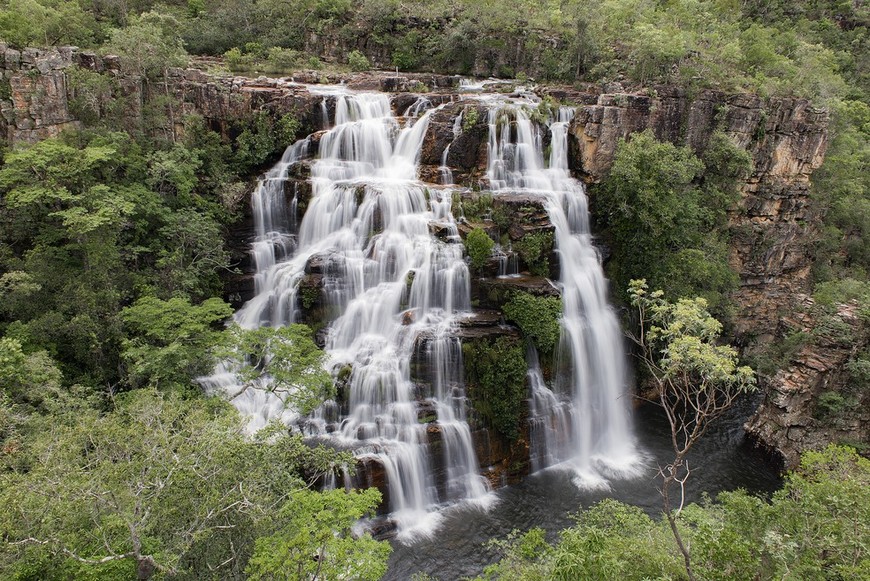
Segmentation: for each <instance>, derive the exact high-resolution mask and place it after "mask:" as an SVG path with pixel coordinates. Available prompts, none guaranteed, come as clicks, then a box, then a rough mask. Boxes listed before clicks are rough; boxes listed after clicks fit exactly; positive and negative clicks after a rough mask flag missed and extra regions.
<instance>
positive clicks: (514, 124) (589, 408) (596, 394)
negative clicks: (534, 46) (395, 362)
mask: <svg viewBox="0 0 870 581" xmlns="http://www.w3.org/2000/svg"><path fill="white" fill-rule="evenodd" d="M572 116H573V109H570V108H567V107H563V108H561V109H560V110H559V114H558V118H557V119H555V120H551V121H550V123H549V124H548V125H549V130H550V134H551V138H550V151H551V154H550V159H549V160H548V163H547V164H545V162H544V159H543V146H542V141H543V136H542V134H541V131H540V130H539V128H538V127H537V125H536V124H535V123H533V122H532V121H531V120H530V119H529V115H528V111H527V109H526V108H525V107H520V106H514V105H510V104H508V105H504V104H503V105H500V106H495V107H491V109H490V113H489V152H490V153H489V164H488V167H487V177H488V179H489V181H490V186H491V188H492V189H493V190H494V191H495V192H496V195H509V194H510V192H514V191H518V190H521V191H524V192H529V193H537V194H539V195H542V196H543V197H544V199H545V200H546V208H547V212H548V214H549V216H550V220H551V222H552V223H553V225H554V227H555V240H556V246H557V248H558V252H559V262H560V265H561V266H560V268H561V275H560V281H559V283H560V286H561V290H562V307H563V316H562V335H561V338H560V342H559V348H558V351H557V366H556V380H555V385H554V386H553V389H552V390H551V389H549V388H548V387H547V386H546V385H545V383H544V381H543V377H542V376H541V373H540V369H539V368H538V366H537V357H536V356H532V357H530V371H529V383H530V387H531V390H532V394H531V400H530V428H531V430H532V437H533V440H532V451H531V455H532V459H533V462H534V468H535V469H541V468H545V467H548V466H553V465H557V464H561V465H562V466H568V467H570V468H571V469H573V470H574V471H575V472H576V474H577V478H576V479H575V482H576V483H577V484H578V485H579V486H583V487H599V486H607V484H606V478H607V477H609V476H620V475H625V474H626V473H629V472H631V470H632V469H633V468H636V467H637V466H638V465H639V462H640V457H639V455H638V453H637V451H636V448H635V442H634V438H633V435H632V428H631V422H630V412H629V407H628V399H627V397H626V394H627V392H628V385H627V369H626V364H625V361H624V352H625V350H624V347H623V344H622V335H621V333H620V330H619V326H618V324H617V321H616V317H615V316H614V314H613V312H612V310H611V309H610V307H609V306H608V304H607V284H606V280H605V278H604V273H603V271H602V269H601V265H600V263H599V259H598V254H597V252H596V250H595V247H594V246H593V244H592V237H591V233H590V231H589V220H588V212H587V207H586V195H585V193H584V191H583V187H582V185H581V184H580V182H578V181H577V180H575V179H573V178H572V177H571V175H570V173H569V170H568V148H567V144H568V140H567V131H568V124H569V123H570V121H571V118H572Z"/></svg>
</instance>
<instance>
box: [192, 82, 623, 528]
mask: <svg viewBox="0 0 870 581" xmlns="http://www.w3.org/2000/svg"><path fill="white" fill-rule="evenodd" d="M327 99H328V100H330V105H333V104H334V110H335V114H334V119H333V121H332V123H329V127H327V128H325V129H326V130H325V131H324V132H322V134H318V137H319V139H318V140H314V139H311V140H309V139H306V140H303V141H300V142H299V143H297V144H295V145H293V146H291V147H289V148H288V149H287V151H286V152H285V154H284V157H283V159H282V160H281V162H280V163H278V164H277V165H276V166H275V167H274V168H273V169H272V170H271V171H270V172H269V173H268V174H266V176H265V177H264V178H263V179H262V181H261V182H260V184H259V187H258V188H257V190H256V192H255V193H254V196H253V200H252V207H253V210H254V219H255V225H256V240H255V242H254V244H253V251H252V254H253V257H254V260H255V263H256V296H255V297H254V298H253V299H251V300H250V301H249V302H248V303H247V304H246V305H245V306H244V307H243V308H242V309H241V310H240V311H239V312H238V313H237V314H236V317H235V319H236V321H237V322H238V323H239V324H240V325H241V326H243V327H247V328H253V327H257V326H262V325H271V326H279V325H284V324H288V323H291V322H294V321H297V320H298V319H299V316H300V308H301V307H300V303H301V300H300V298H301V297H300V296H298V295H299V294H300V291H299V284H300V281H301V280H302V279H303V278H304V277H305V275H306V272H308V271H310V269H311V264H312V263H317V264H319V269H320V272H321V273H322V277H323V278H322V297H321V300H322V301H323V303H324V304H325V311H326V312H329V313H332V318H331V321H330V324H329V326H328V329H327V332H326V336H325V351H326V352H327V354H328V367H329V369H330V370H331V371H332V372H333V374H334V375H335V376H336V377H337V378H338V377H339V376H341V381H342V382H343V385H344V388H343V389H344V390H345V394H346V395H345V398H344V399H343V401H342V403H335V402H329V403H328V404H327V405H325V406H323V407H322V408H321V409H320V410H318V412H316V413H315V415H314V416H313V417H310V418H304V419H302V418H298V417H297V416H296V415H295V414H294V413H293V411H292V409H290V410H288V409H287V408H286V406H285V405H284V402H283V401H281V399H280V398H279V397H278V396H277V395H275V394H272V393H269V392H268V390H262V389H255V388H252V389H248V390H246V391H245V392H243V393H242V394H241V395H239V396H238V397H236V398H235V399H234V403H235V404H236V405H237V406H238V407H239V408H240V410H241V411H242V412H243V413H244V414H246V416H248V417H249V418H250V421H251V423H250V426H251V428H252V429H257V428H259V427H260V426H262V425H264V424H265V423H266V422H267V421H269V420H271V419H274V418H278V419H281V420H283V421H284V422H286V423H288V424H289V423H293V424H295V425H298V426H301V429H303V430H304V431H305V432H306V433H307V434H308V435H309V436H311V437H312V438H319V439H322V440H326V441H328V442H330V443H331V444H333V445H335V446H337V447H341V448H343V449H351V450H353V451H354V454H355V455H356V456H357V457H358V458H360V460H361V462H363V463H365V462H372V461H373V462H376V463H377V464H379V465H381V466H383V470H384V472H385V474H386V478H387V486H388V489H389V492H388V496H389V502H390V511H391V518H392V519H394V520H395V521H396V522H397V524H398V527H399V531H400V534H403V533H404V534H409V535H413V534H414V533H415V531H416V532H418V531H420V530H427V529H428V530H431V527H432V524H433V520H435V519H437V516H436V515H437V511H434V510H433V509H435V508H437V507H440V506H443V505H445V504H447V503H452V502H455V501H459V500H476V501H479V502H485V501H486V499H489V498H491V494H489V486H488V484H487V482H486V480H485V479H484V478H483V477H482V476H481V475H480V467H479V462H478V458H477V456H476V454H475V450H474V447H473V445H472V437H471V433H470V430H469V425H468V422H467V421H466V396H465V389H464V380H463V362H462V349H461V344H460V340H459V339H458V337H457V333H456V329H457V325H458V323H459V321H460V320H461V319H462V318H463V317H467V316H469V315H470V313H471V310H472V309H471V300H470V276H469V270H468V267H467V266H466V262H465V259H464V246H463V244H462V241H461V238H460V236H459V232H458V229H457V224H456V221H455V220H454V216H453V211H452V203H451V201H452V195H453V192H454V189H455V188H456V186H451V185H450V184H451V183H452V179H451V176H450V170H449V168H447V167H446V160H447V154H446V152H444V155H443V157H442V166H443V167H442V168H441V180H442V181H443V182H444V185H440V186H434V185H428V186H427V185H425V184H423V183H422V182H420V181H419V180H418V179H417V164H418V159H419V156H420V151H421V146H422V143H423V139H424V137H425V134H426V131H427V128H428V126H429V123H430V115H431V114H432V112H433V111H434V110H435V109H432V108H431V105H430V104H429V102H428V101H427V100H425V99H421V100H419V101H418V102H417V103H416V104H415V106H414V107H411V108H409V109H408V110H407V111H405V112H404V113H405V116H404V118H403V119H399V118H397V117H396V116H394V114H393V112H392V111H391V107H390V101H389V99H388V97H387V96H386V95H384V94H375V93H357V94H354V93H349V92H345V91H335V92H334V93H333V94H329V95H327V96H326V97H325V98H324V106H323V112H324V117H325V121H324V122H325V123H328V122H329V120H328V118H327V116H326V111H327V107H326V103H327ZM505 106H508V105H506V104H505V103H501V104H500V105H498V106H493V107H492V113H491V116H490V127H489V131H490V138H489V139H490V143H489V147H490V154H489V167H488V174H487V175H488V178H489V181H490V183H491V188H492V189H493V190H494V192H495V195H497V196H501V195H504V196H508V195H510V192H512V191H516V190H523V191H534V192H537V193H540V194H541V195H543V196H546V199H547V208H548V211H549V214H550V216H551V219H552V221H553V224H554V226H555V232H556V239H557V244H558V249H559V252H560V256H561V270H562V274H561V277H560V281H559V284H560V286H561V289H562V296H563V301H564V317H563V336H562V340H561V348H560V354H561V355H560V368H561V369H562V372H561V373H560V374H558V377H559V379H558V380H557V382H556V384H555V385H553V386H552V389H551V388H548V387H547V386H546V385H545V384H544V382H543V380H542V378H541V377H540V373H539V372H538V371H537V368H536V365H535V364H534V362H535V354H534V353H533V352H532V353H530V363H531V366H530V372H529V377H530V386H531V395H530V398H531V399H530V408H531V414H530V415H531V420H530V422H531V428H530V431H531V439H532V441H533V450H532V462H533V464H534V467H535V468H544V467H547V466H550V465H554V464H558V463H563V464H564V463H569V464H570V465H571V466H572V467H573V468H575V469H576V470H577V471H578V474H581V475H582V476H583V477H584V479H586V480H588V479H589V478H590V477H591V475H592V474H595V470H596V467H597V466H599V465H600V462H599V461H600V460H607V462H606V463H607V464H610V465H617V466H618V465H619V464H621V463H622V462H624V461H626V460H627V459H631V456H632V454H633V444H632V439H631V432H630V423H629V414H628V411H627V405H626V402H625V400H624V399H623V398H622V397H621V395H622V393H623V391H624V389H625V387H626V386H625V381H626V380H625V369H624V365H623V362H622V357H623V355H622V353H623V348H622V345H621V344H620V334H619V330H618V328H617V325H616V322H615V319H614V317H613V314H612V313H611V311H610V309H609V308H608V306H607V303H606V285H605V280H604V278H603V275H602V272H601V267H600V265H599V262H598V257H597V255H596V252H595V249H594V247H593V246H592V244H591V238H590V235H589V231H588V225H587V217H586V205H585V195H584V193H583V190H582V187H581V186H580V185H579V183H578V182H576V181H575V180H573V179H572V178H571V177H570V175H569V173H568V161H567V137H566V134H567V126H568V122H569V120H570V118H569V117H568V115H567V111H568V110H567V109H566V110H563V111H562V112H560V114H559V118H558V119H556V120H554V121H553V122H552V123H550V124H549V129H550V134H551V136H552V137H551V150H552V154H551V156H550V160H549V168H546V169H545V164H544V160H543V157H542V155H543V154H542V147H541V143H540V141H541V136H540V131H539V128H538V127H536V126H535V124H534V123H532V122H531V121H530V120H529V119H528V116H527V115H526V114H525V113H524V112H523V111H524V110H523V109H521V108H519V107H510V108H511V109H512V110H513V112H514V113H513V115H512V116H510V117H505V116H502V117H501V118H499V116H498V111H499V110H500V109H502V108H503V107H505ZM499 119H501V121H499ZM460 123H461V122H460V120H459V119H457V120H456V121H455V123H454V125H453V132H454V137H455V136H456V135H457V134H458V132H459V131H460ZM315 150H316V151H315ZM300 163H306V164H310V178H309V179H310V185H311V190H312V194H311V197H310V201H309V202H308V206H307V209H306V210H305V212H304V216H302V217H301V220H299V223H298V225H297V224H296V220H297V217H296V207H295V204H296V200H297V197H296V196H295V195H292V196H290V195H288V194H287V193H286V189H287V184H288V183H289V182H288V180H287V176H288V171H291V170H292V169H293V168H296V167H298V165H299V164H300ZM287 200H291V202H289V203H288V201H287ZM433 223H437V224H438V228H437V230H438V232H439V235H438V236H437V237H436V236H435V235H433V234H432V231H433V229H432V228H430V226H431V225H432V224H433ZM445 233H446V234H445ZM307 269H308V270H307ZM412 367H413V368H414V369H423V370H425V371H423V372H419V371H415V372H414V373H412ZM206 383H208V384H210V385H212V386H220V387H222V388H223V389H225V390H226V391H227V392H228V393H234V394H235V393H238V391H239V388H238V386H233V385H232V383H233V380H232V374H231V373H230V372H229V371H228V370H225V369H224V370H219V372H218V373H216V374H215V375H214V376H213V377H212V378H210V379H209V380H207V381H206ZM421 410H426V411H425V413H426V414H434V416H435V417H436V418H437V421H436V422H435V424H427V423H424V422H421V421H420V414H421V413H424V412H422V411H421ZM433 425H437V428H435V431H436V432H437V434H438V439H439V442H440V445H439V446H437V447H432V446H430V445H429V443H430V436H431V434H430V433H428V431H429V430H432V429H433V428H432V426H433ZM433 449H437V450H438V451H437V453H433V452H432V450H433Z"/></svg>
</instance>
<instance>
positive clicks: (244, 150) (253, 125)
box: [234, 111, 300, 175]
mask: <svg viewBox="0 0 870 581" xmlns="http://www.w3.org/2000/svg"><path fill="white" fill-rule="evenodd" d="M299 127H300V125H299V121H298V120H297V119H296V117H294V116H293V115H291V114H285V115H282V116H281V117H279V118H277V119H276V118H274V117H272V116H271V115H269V114H268V113H267V112H265V111H258V112H257V113H255V114H254V117H253V119H251V121H250V122H249V123H246V124H245V126H244V129H243V130H242V132H241V133H240V134H239V136H238V137H237V138H236V143H235V145H236V150H235V154H234V157H235V159H234V163H235V165H236V169H237V171H238V173H239V174H242V175H245V174H248V173H250V172H252V171H253V170H255V169H258V168H260V167H262V166H264V165H265V164H266V163H268V162H269V161H271V160H272V159H273V158H275V157H277V156H278V155H280V153H281V152H283V151H284V149H286V148H287V146H288V145H290V144H292V143H293V142H294V141H296V134H297V133H298V131H299Z"/></svg>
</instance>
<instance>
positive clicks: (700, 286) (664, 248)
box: [598, 131, 748, 311]
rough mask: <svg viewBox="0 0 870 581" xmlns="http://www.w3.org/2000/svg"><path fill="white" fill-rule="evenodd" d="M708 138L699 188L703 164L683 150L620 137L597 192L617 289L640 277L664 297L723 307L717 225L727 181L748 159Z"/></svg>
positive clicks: (728, 196)
mask: <svg viewBox="0 0 870 581" xmlns="http://www.w3.org/2000/svg"><path fill="white" fill-rule="evenodd" d="M712 141H713V147H712V148H711V151H710V152H708V153H707V154H706V155H705V159H706V163H707V164H709V165H710V167H711V168H715V171H711V172H710V174H709V176H706V177H705V183H704V184H703V186H702V187H698V185H697V184H696V182H695V178H696V176H698V175H699V174H700V173H701V172H702V170H703V168H704V162H702V160H699V159H698V158H697V157H695V156H694V155H693V154H692V153H691V152H690V151H689V150H688V149H687V148H680V147H676V146H674V145H672V144H670V143H664V142H659V141H656V139H655V137H654V136H653V135H652V133H651V132H650V131H645V132H643V133H638V134H635V135H633V136H632V138H631V141H628V142H620V144H619V146H618V148H617V151H616V156H615V158H614V163H613V166H612V168H611V170H610V174H609V175H608V177H607V178H606V180H604V182H603V183H602V185H601V188H600V190H598V196H599V204H600V205H601V209H602V213H603V215H604V221H605V223H606V225H607V230H608V233H609V235H610V237H611V238H612V240H613V243H614V244H613V250H614V258H613V260H612V261H611V264H610V265H609V268H610V270H611V273H612V276H613V278H614V280H615V281H616V283H617V284H619V285H620V286H622V287H623V288H627V286H628V281H629V280H631V279H632V278H637V277H639V276H644V277H646V278H647V279H649V281H650V283H651V284H652V285H653V286H654V287H656V288H662V289H664V290H665V291H666V292H667V294H668V295H671V296H674V297H687V296H697V295H701V296H704V297H705V298H706V299H708V301H709V303H710V304H711V305H712V306H713V308H714V310H717V311H722V310H723V309H725V306H726V304H725V297H724V294H725V293H727V291H729V290H730V289H732V288H734V287H735V286H736V282H737V279H736V276H735V275H734V274H733V273H732V272H731V270H730V267H729V266H728V262H727V248H726V247H725V244H724V241H723V240H722V239H721V236H722V233H721V232H717V228H722V227H723V226H724V223H725V210H726V209H727V208H728V207H729V206H730V205H731V204H732V203H733V202H734V201H735V195H736V191H735V188H736V185H735V184H736V181H734V180H736V176H739V175H742V172H744V171H746V169H747V163H748V159H747V157H746V155H745V152H744V153H743V154H741V153H739V152H738V151H737V150H736V148H735V147H734V146H733V144H731V142H730V140H728V139H727V138H726V137H724V136H717V135H714V137H713V139H712Z"/></svg>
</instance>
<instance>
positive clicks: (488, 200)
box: [454, 193, 492, 222]
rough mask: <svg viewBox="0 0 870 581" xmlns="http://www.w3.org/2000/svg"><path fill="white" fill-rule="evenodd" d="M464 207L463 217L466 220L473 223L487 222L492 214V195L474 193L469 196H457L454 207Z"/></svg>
mask: <svg viewBox="0 0 870 581" xmlns="http://www.w3.org/2000/svg"><path fill="white" fill-rule="evenodd" d="M460 205H461V207H462V215H463V216H464V217H465V219H466V220H469V221H471V222H480V221H482V220H485V219H486V218H487V216H489V214H490V213H491V212H492V194H489V193H473V194H469V195H467V196H465V197H464V198H463V197H460V196H458V195H457V196H456V197H455V200H454V207H455V206H460Z"/></svg>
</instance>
